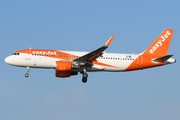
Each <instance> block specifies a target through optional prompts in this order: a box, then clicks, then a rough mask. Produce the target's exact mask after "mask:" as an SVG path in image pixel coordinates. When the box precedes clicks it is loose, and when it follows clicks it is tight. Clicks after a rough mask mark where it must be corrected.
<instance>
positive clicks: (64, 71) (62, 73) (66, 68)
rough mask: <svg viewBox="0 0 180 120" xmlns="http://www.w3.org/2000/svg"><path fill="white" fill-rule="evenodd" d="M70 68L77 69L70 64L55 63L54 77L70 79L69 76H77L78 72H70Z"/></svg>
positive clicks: (65, 62)
mask: <svg viewBox="0 0 180 120" xmlns="http://www.w3.org/2000/svg"><path fill="white" fill-rule="evenodd" d="M72 68H77V66H75V65H73V64H72V62H67V61H56V77H62V78H64V77H70V76H71V75H77V74H78V72H73V71H71V70H72Z"/></svg>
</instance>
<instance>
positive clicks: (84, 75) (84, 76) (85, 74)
mask: <svg viewBox="0 0 180 120" xmlns="http://www.w3.org/2000/svg"><path fill="white" fill-rule="evenodd" d="M82 77H83V78H82V82H83V83H86V82H87V77H88V74H87V73H83V75H82Z"/></svg>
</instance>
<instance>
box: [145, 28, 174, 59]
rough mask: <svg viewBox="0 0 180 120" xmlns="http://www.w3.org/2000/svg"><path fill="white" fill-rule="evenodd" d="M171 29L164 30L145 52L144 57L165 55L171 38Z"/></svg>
mask: <svg viewBox="0 0 180 120" xmlns="http://www.w3.org/2000/svg"><path fill="white" fill-rule="evenodd" d="M173 31H174V30H172V29H166V30H164V31H163V32H162V33H161V35H160V36H159V37H158V38H157V39H156V40H155V41H154V42H153V43H152V44H151V45H150V46H149V47H148V48H147V49H146V50H145V52H144V53H143V54H144V55H153V56H165V55H166V54H167V51H168V48H169V44H170V41H171V37H172V34H173Z"/></svg>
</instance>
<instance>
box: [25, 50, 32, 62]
mask: <svg viewBox="0 0 180 120" xmlns="http://www.w3.org/2000/svg"><path fill="white" fill-rule="evenodd" d="M25 53H26V54H25V60H30V53H31V50H30V49H29V50H26V52H25Z"/></svg>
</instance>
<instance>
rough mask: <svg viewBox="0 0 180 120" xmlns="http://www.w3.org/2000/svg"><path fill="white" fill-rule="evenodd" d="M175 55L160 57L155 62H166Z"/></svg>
mask: <svg viewBox="0 0 180 120" xmlns="http://www.w3.org/2000/svg"><path fill="white" fill-rule="evenodd" d="M172 56H173V55H166V56H163V57H160V58H157V59H155V60H153V61H156V62H164V61H166V60H168V59H169V58H170V57H172Z"/></svg>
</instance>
